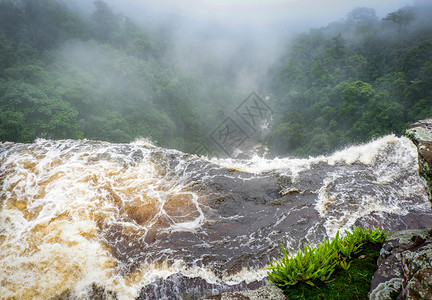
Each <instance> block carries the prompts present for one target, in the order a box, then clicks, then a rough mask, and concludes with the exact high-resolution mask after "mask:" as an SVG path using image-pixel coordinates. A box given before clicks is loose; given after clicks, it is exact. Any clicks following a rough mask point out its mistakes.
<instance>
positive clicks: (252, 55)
mask: <svg viewBox="0 0 432 300" xmlns="http://www.w3.org/2000/svg"><path fill="white" fill-rule="evenodd" d="M75 1H76V3H77V4H79V5H81V7H84V8H85V9H86V11H87V12H88V13H89V14H90V13H91V12H92V11H91V9H92V8H91V7H90V6H89V1H86V0H75ZM105 2H106V3H107V4H108V5H109V6H110V7H111V8H112V9H113V10H114V11H115V12H118V13H120V14H122V15H124V16H126V17H128V18H131V19H132V20H133V21H134V22H136V23H137V24H140V25H141V26H142V27H143V28H145V29H146V30H148V31H149V32H151V33H152V34H153V35H155V36H158V37H161V36H162V38H163V39H165V40H166V41H165V42H166V43H167V44H169V47H168V48H167V49H166V52H165V53H164V61H165V62H166V63H167V64H169V65H170V66H172V67H175V68H179V69H181V70H182V71H184V72H186V73H190V74H194V75H197V76H200V79H201V80H204V81H205V80H206V74H207V73H208V72H213V73H215V72H220V74H221V76H228V77H229V78H230V80H229V82H230V83H232V85H233V86H234V87H235V89H236V90H237V91H238V92H239V93H240V95H244V96H246V95H247V93H249V92H251V91H257V92H259V93H266V91H265V86H266V77H267V75H268V74H267V72H268V69H269V68H270V67H271V66H272V65H273V64H274V63H275V62H276V61H277V60H278V58H279V57H280V55H281V54H282V52H283V51H284V50H285V49H286V47H287V46H288V45H289V41H290V39H291V38H292V37H294V36H295V35H297V34H299V33H302V32H307V31H308V30H309V29H311V28H317V27H321V26H326V25H328V24H329V23H331V22H334V21H338V20H342V19H344V18H345V17H346V16H347V14H348V13H349V12H350V11H352V10H353V9H354V8H356V7H368V8H373V9H375V10H376V14H377V16H378V18H383V17H385V16H386V15H387V14H388V13H389V12H391V11H394V10H396V9H398V8H400V7H403V6H406V5H409V4H412V2H413V1H410V0H399V1H391V0H381V1H371V0H368V1H337V0H326V1H320V2H317V1H312V0H307V1H298V0H294V1H289V0H288V1H287V0H279V1H265V0H255V1H247V0H236V1H224V0H220V1H202V0H187V1H181V2H179V1H174V0H164V1H140V0H126V1H120V0H107V1H105ZM203 100H204V99H203ZM207 100H208V101H214V99H207ZM241 100H243V99H231V101H234V102H240V101H241Z"/></svg>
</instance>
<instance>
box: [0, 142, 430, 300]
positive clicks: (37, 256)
mask: <svg viewBox="0 0 432 300" xmlns="http://www.w3.org/2000/svg"><path fill="white" fill-rule="evenodd" d="M0 165H1V169H0V193H1V194H0V196H1V198H0V201H1V203H0V270H1V272H0V297H1V299H20V300H21V299H94V298H97V299H135V298H139V299H200V298H203V297H205V296H208V295H211V294H214V293H218V292H222V291H228V290H236V289H240V288H244V287H258V286H260V285H262V284H264V279H265V276H266V270H265V267H266V264H267V262H268V260H269V258H275V257H278V256H279V255H280V251H279V244H280V243H284V244H285V245H286V247H287V248H288V249H290V250H291V251H296V250H297V249H298V248H299V247H302V246H303V245H304V244H305V243H310V244H316V243H318V242H320V241H321V240H322V239H323V238H324V237H332V236H334V235H335V233H336V231H337V230H349V228H351V226H353V225H356V226H361V227H375V226H379V227H382V228H385V229H386V230H398V229H405V228H412V227H425V226H429V225H431V224H432V222H431V221H432V220H431V217H430V202H429V200H428V192H427V188H426V185H425V183H424V181H423V180H422V179H420V178H419V176H418V174H417V150H416V148H415V147H414V145H412V143H411V142H410V141H409V140H408V139H406V138H398V137H395V136H386V137H384V138H381V139H378V140H376V141H373V142H371V143H369V144H365V145H360V146H355V147H350V148H347V149H345V150H343V151H340V152H337V153H334V154H333V155H331V156H328V157H324V156H321V157H317V158H310V159H289V158H285V159H273V160H266V159H261V158H258V157H255V158H253V159H251V160H229V159H225V160H222V159H212V160H207V159H200V158H198V157H195V156H191V155H187V154H184V153H181V152H178V151H175V150H167V149H163V148H158V147H155V146H153V145H151V144H149V143H147V142H144V141H141V142H136V143H132V144H110V143H104V142H93V141H70V140H67V141H46V140H38V141H36V142H35V143H33V144H10V143H5V144H0Z"/></svg>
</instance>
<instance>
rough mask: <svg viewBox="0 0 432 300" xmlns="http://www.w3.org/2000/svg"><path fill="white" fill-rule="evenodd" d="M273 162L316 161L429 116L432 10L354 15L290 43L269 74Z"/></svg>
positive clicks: (420, 8) (364, 10) (362, 11)
mask: <svg viewBox="0 0 432 300" xmlns="http://www.w3.org/2000/svg"><path fill="white" fill-rule="evenodd" d="M273 72H274V73H273V80H272V82H271V85H270V89H271V90H272V91H273V93H274V94H275V95H276V99H277V100H276V103H275V104H274V107H276V109H275V111H277V112H279V113H278V114H277V115H276V116H275V117H276V121H275V124H274V126H273V131H272V134H271V136H270V137H268V141H269V142H270V145H271V149H272V151H273V152H274V153H275V154H283V153H291V154H294V155H300V156H302V155H316V154H321V153H326V152H330V151H332V150H334V149H337V148H340V147H342V146H344V145H346V144H349V143H359V142H364V141H368V140H370V139H373V138H376V137H379V136H383V135H385V134H389V133H395V134H403V133H404V131H405V129H406V126H407V125H409V124H410V123H412V122H414V121H417V120H419V119H423V118H427V117H430V116H432V6H411V7H405V8H402V9H399V10H397V11H395V12H393V13H390V14H388V16H387V17H386V18H384V19H383V20H379V19H378V18H377V17H376V15H375V12H374V10H372V9H368V8H357V9H355V10H353V11H352V12H351V13H350V14H349V15H348V16H347V18H346V20H344V21H341V22H335V23H332V24H330V25H328V26H327V27H325V28H321V29H313V30H310V32H309V33H307V34H303V35H300V36H298V37H296V38H295V40H294V41H293V42H292V43H290V45H289V47H288V49H287V51H286V52H285V56H284V57H283V58H282V59H281V61H280V62H279V63H278V64H277V65H276V67H275V69H274V70H273Z"/></svg>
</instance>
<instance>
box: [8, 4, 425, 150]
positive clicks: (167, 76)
mask: <svg viewBox="0 0 432 300" xmlns="http://www.w3.org/2000/svg"><path fill="white" fill-rule="evenodd" d="M94 6H95V10H94V11H93V12H92V13H91V14H90V15H86V14H84V13H82V12H80V11H79V10H78V9H74V8H73V7H72V6H71V5H69V3H66V2H63V1H60V0H39V1H33V0H16V1H14V0H0V141H12V142H32V141H33V140H34V139H35V138H38V137H43V138H51V139H64V138H74V139H80V138H87V139H96V140H106V141H111V142H130V141H133V140H134V139H136V138H138V137H147V138H150V139H151V140H153V141H155V142H156V143H157V144H158V145H160V146H164V147H170V148H176V149H179V150H183V151H192V149H194V148H196V147H197V146H198V145H200V144H201V143H204V140H205V138H206V137H207V135H208V133H209V132H210V131H211V130H212V129H213V127H214V126H215V124H217V123H218V122H220V121H221V120H223V119H224V118H225V117H226V115H225V111H224V109H222V108H224V107H226V106H227V105H228V104H229V103H231V102H233V101H237V102H238V101H240V100H242V99H243V98H244V97H246V96H247V93H245V91H239V90H238V89H237V88H236V86H235V85H234V84H233V83H232V75H233V73H235V70H225V69H220V68H218V66H217V65H214V64H213V65H212V64H211V62H209V64H208V65H206V66H205V69H206V72H205V76H197V75H196V74H188V73H187V72H184V71H183V70H180V69H178V68H176V67H175V65H173V64H171V63H170V62H169V61H167V59H166V56H165V53H166V52H167V49H170V47H173V41H174V40H172V39H170V38H169V34H166V33H164V32H152V31H150V30H146V29H145V28H141V27H140V26H138V25H136V24H135V23H134V22H133V21H132V20H131V19H129V18H127V17H125V16H123V15H121V14H118V13H116V12H115V11H114V10H113V9H112V8H110V7H109V6H108V5H107V4H106V3H104V2H103V1H100V0H97V1H94ZM287 45H288V46H287V48H286V50H285V51H284V55H283V56H282V57H281V58H280V59H279V60H278V61H277V63H276V64H275V65H274V66H273V67H272V68H271V70H270V71H269V72H268V73H266V74H264V75H265V76H264V78H265V80H264V79H263V80H262V84H261V86H259V87H257V92H258V93H259V94H261V95H262V96H264V95H271V103H270V105H271V106H272V107H273V110H274V111H275V114H274V124H273V126H272V130H271V133H270V134H269V135H268V136H267V137H265V138H264V140H263V141H264V142H266V143H268V145H269V147H270V150H271V153H272V154H273V155H290V154H291V155H297V156H307V155H315V154H321V153H325V152H329V151H332V150H334V149H337V148H340V147H342V146H344V145H346V144H348V143H357V142H363V141H367V140H369V139H371V138H374V137H377V136H381V135H384V134H387V133H390V132H394V133H397V134H399V133H401V132H403V130H404V128H405V127H406V125H407V124H408V123H410V122H412V121H415V120H417V119H421V118H425V117H428V116H431V115H432V7H430V6H429V7H423V6H410V7H405V8H402V9H400V10H398V11H395V12H393V13H391V14H389V15H388V16H387V17H386V18H384V19H383V20H380V19H378V18H377V17H376V16H375V12H374V10H372V9H368V8H358V9H355V10H354V11H352V12H351V13H350V14H349V15H348V16H347V18H346V19H345V20H343V21H340V22H336V23H332V24H330V25H328V26H327V27H325V28H320V29H313V30H310V31H309V32H308V33H305V34H301V35H299V36H297V37H296V38H295V39H294V40H292V41H290V42H289V43H287ZM234 65H235V63H234V64H233V68H234ZM248 92H250V91H248Z"/></svg>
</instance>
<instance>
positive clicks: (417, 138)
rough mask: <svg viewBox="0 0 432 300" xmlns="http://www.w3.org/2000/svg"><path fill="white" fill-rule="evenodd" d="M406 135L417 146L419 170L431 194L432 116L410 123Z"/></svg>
mask: <svg viewBox="0 0 432 300" xmlns="http://www.w3.org/2000/svg"><path fill="white" fill-rule="evenodd" d="M406 135H407V136H408V137H409V138H410V139H411V140H412V141H413V143H414V144H415V145H416V146H417V149H418V154H419V172H420V175H421V176H423V177H424V178H425V179H426V181H427V184H428V186H429V192H430V194H432V118H429V119H425V120H421V121H418V122H417V123H414V124H411V125H410V126H408V130H407V131H406Z"/></svg>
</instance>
